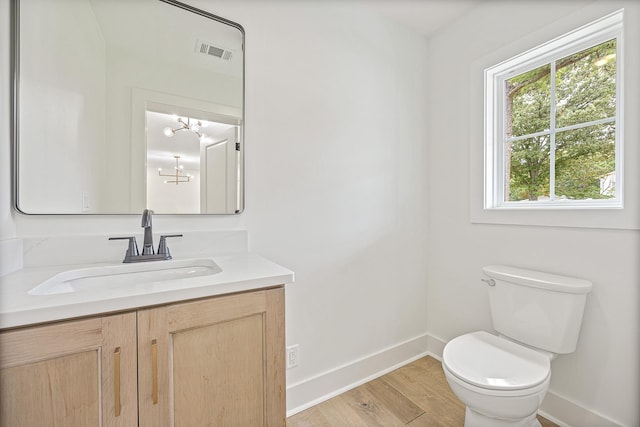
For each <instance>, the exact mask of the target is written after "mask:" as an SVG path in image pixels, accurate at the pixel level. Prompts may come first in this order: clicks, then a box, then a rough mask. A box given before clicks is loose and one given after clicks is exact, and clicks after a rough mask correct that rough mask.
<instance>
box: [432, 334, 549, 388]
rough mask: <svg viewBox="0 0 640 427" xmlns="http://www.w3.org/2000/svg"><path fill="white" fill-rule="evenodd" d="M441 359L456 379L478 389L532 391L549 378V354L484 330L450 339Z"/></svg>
mask: <svg viewBox="0 0 640 427" xmlns="http://www.w3.org/2000/svg"><path fill="white" fill-rule="evenodd" d="M442 362H443V364H444V365H445V368H446V369H447V370H448V371H449V372H450V373H451V374H452V375H454V376H455V377H456V378H457V379H459V380H461V381H462V382H464V383H467V384H469V385H471V386H474V387H478V388H480V389H485V390H492V391H496V392H501V391H502V392H507V393H508V394H511V393H514V394H520V393H518V391H520V392H522V393H528V392H531V391H532V390H531V389H533V388H538V386H540V385H542V384H543V383H545V382H548V380H549V377H550V375H551V361H550V359H549V357H548V356H545V355H544V354H542V353H539V352H537V351H535V350H533V349H531V348H527V347H524V346H522V345H519V344H516V343H514V342H512V341H509V340H507V339H506V338H503V337H498V336H496V335H493V334H490V333H488V332H485V331H478V332H472V333H469V334H465V335H461V336H459V337H457V338H454V339H453V340H451V341H450V342H449V343H448V344H447V345H446V346H445V348H444V352H443V354H442Z"/></svg>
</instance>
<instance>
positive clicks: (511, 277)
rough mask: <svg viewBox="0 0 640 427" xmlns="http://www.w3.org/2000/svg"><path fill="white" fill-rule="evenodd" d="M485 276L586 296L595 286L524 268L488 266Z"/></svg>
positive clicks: (573, 278) (575, 279) (584, 281)
mask: <svg viewBox="0 0 640 427" xmlns="http://www.w3.org/2000/svg"><path fill="white" fill-rule="evenodd" d="M482 271H483V272H484V274H486V275H487V276H489V277H490V278H492V279H495V280H502V281H505V282H510V283H516V284H519V285H524V286H532V287H535V288H541V289H548V290H551V291H556V292H564V293H570V294H586V293H589V292H591V288H592V287H593V284H592V283H591V282H590V281H588V280H584V279H577V278H575V277H567V276H560V275H557V274H551V273H542V272H540V271H533V270H525V269H523V268H516V267H509V266H506V265H488V266H486V267H483V268H482Z"/></svg>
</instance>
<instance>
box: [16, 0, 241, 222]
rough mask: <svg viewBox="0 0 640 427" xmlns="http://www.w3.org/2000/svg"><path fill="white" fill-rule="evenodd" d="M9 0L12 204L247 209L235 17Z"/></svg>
mask: <svg viewBox="0 0 640 427" xmlns="http://www.w3.org/2000/svg"><path fill="white" fill-rule="evenodd" d="M15 5H16V11H17V12H18V13H17V14H16V17H15V20H14V24H15V25H14V31H15V33H14V35H15V40H16V45H17V48H18V55H17V56H18V58H17V61H16V64H15V65H16V67H15V68H16V75H15V77H16V81H17V82H18V85H17V96H16V111H15V113H16V116H17V117H16V118H17V121H18V126H17V131H16V135H15V137H16V138H15V139H16V150H15V153H16V172H17V174H16V180H17V192H16V205H17V207H18V209H19V210H21V211H22V212H24V213H29V214H80V213H82V214H127V213H135V214H138V213H140V212H141V211H142V210H144V209H152V210H154V211H155V212H156V213H166V214H197V213H204V214H233V213H238V212H241V211H242V209H243V175H244V171H243V153H242V152H243V146H244V141H243V125H244V118H243V110H244V105H243V101H244V87H243V83H244V75H243V71H244V61H243V60H244V52H243V46H244V35H243V30H242V27H240V26H239V25H238V24H235V23H233V22H230V21H227V20H224V19H223V18H219V17H216V16H213V15H210V14H208V13H206V12H202V11H199V10H197V9H193V8H191V7H190V6H186V5H184V4H182V3H179V2H175V1H172V0H136V1H114V0H22V1H18V0H16V3H15Z"/></svg>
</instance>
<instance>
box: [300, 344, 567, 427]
mask: <svg viewBox="0 0 640 427" xmlns="http://www.w3.org/2000/svg"><path fill="white" fill-rule="evenodd" d="M464 410H465V409H464V405H463V404H462V403H461V402H460V401H459V400H458V398H457V397H456V396H455V395H454V394H453V392H452V391H451V389H450V388H449V385H448V384H447V380H446V379H445V376H444V372H443V371H442V365H441V364H440V362H439V361H438V360H436V359H434V358H433V357H428V356H427V357H424V358H422V359H418V360H416V361H415V362H413V363H410V364H408V365H406V366H403V367H402V368H399V369H396V370H395V371H392V372H390V373H388V374H386V375H384V376H382V377H380V378H377V379H375V380H373V381H370V382H368V383H366V384H363V385H361V386H359V387H356V388H354V389H352V390H349V391H347V392H345V393H343V394H341V395H339V396H336V397H334V398H332V399H330V400H327V401H325V402H322V403H320V404H318V405H316V406H313V407H311V408H309V409H307V410H305V411H302V412H299V413H297V414H295V415H293V416H291V417H289V418H288V419H287V427H312V426H313V427H316V426H326V427H359V426H362V427H371V426H380V427H395V426H411V427H425V426H429V427H435V426H439V427H459V426H462V425H463V424H464ZM538 420H540V423H541V424H542V427H554V426H555V427H557V425H556V424H554V423H552V422H551V421H549V420H547V419H545V418H543V417H541V416H538Z"/></svg>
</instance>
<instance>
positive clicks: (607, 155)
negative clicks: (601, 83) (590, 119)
mask: <svg viewBox="0 0 640 427" xmlns="http://www.w3.org/2000/svg"><path fill="white" fill-rule="evenodd" d="M615 133H616V129H615V125H614V124H613V123H605V124H601V125H597V126H588V127H585V128H580V129H575V130H571V131H566V132H560V133H558V135H557V136H556V197H557V198H568V199H575V200H584V199H609V198H613V197H615V190H616V189H615V170H616V169H615V167H616V166H615V144H616V142H615Z"/></svg>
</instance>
